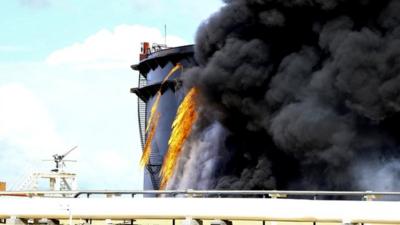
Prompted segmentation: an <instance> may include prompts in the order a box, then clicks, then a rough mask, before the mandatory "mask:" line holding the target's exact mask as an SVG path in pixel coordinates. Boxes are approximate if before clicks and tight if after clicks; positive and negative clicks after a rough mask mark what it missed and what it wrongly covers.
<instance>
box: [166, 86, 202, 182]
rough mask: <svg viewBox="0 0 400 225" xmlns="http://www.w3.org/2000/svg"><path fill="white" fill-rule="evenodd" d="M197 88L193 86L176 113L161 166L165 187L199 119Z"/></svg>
mask: <svg viewBox="0 0 400 225" xmlns="http://www.w3.org/2000/svg"><path fill="white" fill-rule="evenodd" d="M196 96H197V89H196V88H192V89H191V90H190V91H189V93H188V94H187V95H186V97H185V98H184V99H183V101H182V103H181V104H180V106H179V108H178V111H177V113H176V117H175V121H174V123H173V124H172V132H171V136H170V138H169V141H168V145H169V147H168V152H167V154H166V155H165V157H164V162H163V166H162V168H161V172H160V176H161V185H160V189H164V188H165V186H166V184H167V183H168V181H169V179H170V178H171V176H172V175H173V172H174V169H175V165H176V163H177V160H178V158H179V155H180V152H181V150H182V146H183V144H184V143H185V141H186V139H187V138H188V136H189V135H190V133H191V131H192V127H193V124H194V122H195V121H196V119H197V112H196V99H195V98H196Z"/></svg>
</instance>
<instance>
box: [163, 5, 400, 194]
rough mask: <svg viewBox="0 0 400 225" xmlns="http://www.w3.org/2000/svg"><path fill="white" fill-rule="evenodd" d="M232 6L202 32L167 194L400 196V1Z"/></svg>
mask: <svg viewBox="0 0 400 225" xmlns="http://www.w3.org/2000/svg"><path fill="white" fill-rule="evenodd" d="M225 2H226V5H225V6H224V7H223V8H222V9H221V10H220V11H219V12H218V13H216V14H215V15H213V16H212V17H211V18H210V19H209V20H207V21H206V22H205V23H204V24H202V25H201V27H200V28H199V30H198V33H197V39H196V49H195V57H196V60H197V62H198V63H199V66H198V67H195V68H193V69H192V70H190V71H189V72H187V73H186V74H185V85H187V86H188V87H191V86H196V87H197V88H198V89H199V95H200V96H199V99H198V107H199V119H198V121H197V124H196V127H195V129H194V132H193V133H192V136H191V138H190V140H189V141H188V142H187V144H186V146H185V148H184V153H183V154H184V156H183V157H181V160H180V162H179V165H178V169H177V171H176V176H175V177H174V179H173V180H172V181H171V183H170V186H169V187H170V188H177V187H182V185H183V187H187V188H191V187H192V188H211V189H214V188H215V189H329V190H364V189H373V190H377V189H379V190H397V191H399V190H400V186H399V185H400V182H399V179H398V178H399V177H400V169H399V168H400V164H399V162H400V161H399V160H400V149H399V142H400V113H399V111H400V13H399V12H400V1H398V0H350V1H349V0H225ZM215 123H218V124H220V126H221V127H222V128H218V129H221V130H224V132H222V131H216V132H213V134H210V135H207V134H205V133H207V132H211V131H210V130H213V129H217V128H215V127H214V128H212V127H213V126H215V125H213V124H215ZM210 127H211V128H210ZM190 143H194V144H193V145H190ZM196 148H199V149H197V150H196ZM185 154H186V155H185ZM215 155H217V156H215ZM218 155H219V157H218ZM209 156H215V158H214V157H209ZM209 160H211V162H209ZM210 165H212V166H211V167H210ZM210 168H212V169H213V170H214V171H213V172H204V171H203V172H204V173H206V174H207V176H204V177H203V176H200V175H196V176H193V177H192V179H193V180H192V181H191V182H189V184H188V182H187V181H188V180H187V178H185V175H184V173H185V171H199V172H197V173H198V174H201V173H202V172H201V171H202V170H209V169H210ZM181 178H182V179H181ZM204 179H206V180H204ZM379 182H385V184H381V185H376V184H377V183H379ZM183 183H185V184H183ZM199 184H207V185H206V186H204V185H199Z"/></svg>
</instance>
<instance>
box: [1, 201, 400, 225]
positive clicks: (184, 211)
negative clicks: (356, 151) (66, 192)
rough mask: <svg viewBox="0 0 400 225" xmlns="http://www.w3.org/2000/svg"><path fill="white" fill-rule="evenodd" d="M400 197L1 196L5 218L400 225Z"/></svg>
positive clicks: (2, 214) (3, 216)
mask: <svg viewBox="0 0 400 225" xmlns="http://www.w3.org/2000/svg"><path fill="white" fill-rule="evenodd" d="M399 209H400V202H398V201H348V200H341V201H337V200H304V199H303V200H299V199H272V198H39V197H33V198H21V197H1V198H0V218H10V217H17V218H31V219H36V218H49V219H68V218H73V219H185V218H193V219H226V220H257V221H261V220H262V221H297V222H334V223H344V222H345V223H392V224H399V223H400V213H399V211H398V210H399Z"/></svg>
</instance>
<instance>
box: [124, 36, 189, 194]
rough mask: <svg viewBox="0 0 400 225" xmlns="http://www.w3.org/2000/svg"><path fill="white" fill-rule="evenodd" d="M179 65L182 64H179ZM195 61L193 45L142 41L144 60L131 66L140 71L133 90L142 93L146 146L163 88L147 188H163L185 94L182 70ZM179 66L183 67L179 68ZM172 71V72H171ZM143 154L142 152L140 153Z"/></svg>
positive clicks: (140, 113)
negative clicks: (166, 159)
mask: <svg viewBox="0 0 400 225" xmlns="http://www.w3.org/2000/svg"><path fill="white" fill-rule="evenodd" d="M177 65H178V66H177ZM193 65H195V61H194V58H193V45H187V46H180V47H174V48H166V47H164V46H160V45H154V44H153V46H152V47H150V45H149V44H148V43H146V42H145V43H142V52H141V54H140V62H139V63H138V64H137V65H132V66H131V68H132V69H134V70H137V71H139V82H138V85H139V86H138V87H137V88H132V89H131V92H132V93H135V94H136V95H137V96H138V119H139V130H140V138H141V144H142V148H143V147H144V145H145V143H146V139H147V135H146V126H147V125H148V123H149V118H150V114H151V109H152V107H153V104H154V103H155V101H156V98H157V92H159V91H160V92H161V96H160V99H159V101H158V107H157V111H158V112H159V113H160V117H159V119H158V125H157V128H156V131H155V134H154V136H153V139H152V141H151V149H152V151H151V154H150V159H149V162H148V164H147V165H146V167H145V170H144V189H145V190H158V189H159V188H160V176H159V173H160V169H161V166H162V162H163V159H164V155H165V153H166V151H167V149H168V140H169V137H170V134H171V126H172V122H173V120H174V118H175V114H176V111H177V108H178V106H179V104H180V102H181V101H182V99H183V98H184V96H185V93H184V91H183V89H181V88H180V86H181V82H180V76H181V73H182V72H183V71H184V70H186V69H188V68H190V67H192V66H193ZM177 67H179V68H178V69H177ZM168 75H169V76H168ZM138 154H139V153H138Z"/></svg>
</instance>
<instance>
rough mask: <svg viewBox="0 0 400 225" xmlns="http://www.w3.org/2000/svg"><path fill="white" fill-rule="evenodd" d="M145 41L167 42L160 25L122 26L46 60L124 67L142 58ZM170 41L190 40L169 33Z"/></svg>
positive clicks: (76, 64) (56, 63)
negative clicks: (141, 50) (154, 26)
mask: <svg viewBox="0 0 400 225" xmlns="http://www.w3.org/2000/svg"><path fill="white" fill-rule="evenodd" d="M143 41H149V42H150V43H163V42H164V37H163V34H162V33H161V32H160V31H159V30H158V29H156V28H150V27H145V26H141V25H119V26H117V27H115V28H114V29H113V30H112V31H110V30H107V29H103V30H100V31H98V32H97V33H95V34H93V35H92V36H90V37H88V38H87V39H86V40H84V41H83V42H79V43H74V44H72V45H71V46H68V47H65V48H63V49H60V50H56V51H55V52H53V53H51V54H50V55H49V56H48V57H47V59H46V62H47V63H48V64H50V65H69V66H74V67H77V68H92V69H112V68H124V67H126V66H127V65H130V64H133V63H136V62H137V61H138V58H139V52H140V43H141V42H143ZM167 44H168V45H169V46H178V45H184V44H187V42H186V41H185V40H183V39H182V38H180V37H177V36H167Z"/></svg>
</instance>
